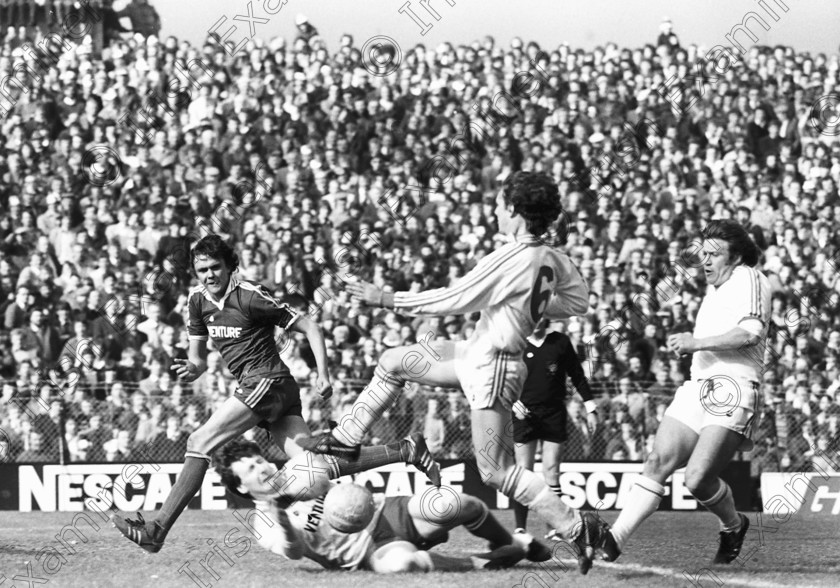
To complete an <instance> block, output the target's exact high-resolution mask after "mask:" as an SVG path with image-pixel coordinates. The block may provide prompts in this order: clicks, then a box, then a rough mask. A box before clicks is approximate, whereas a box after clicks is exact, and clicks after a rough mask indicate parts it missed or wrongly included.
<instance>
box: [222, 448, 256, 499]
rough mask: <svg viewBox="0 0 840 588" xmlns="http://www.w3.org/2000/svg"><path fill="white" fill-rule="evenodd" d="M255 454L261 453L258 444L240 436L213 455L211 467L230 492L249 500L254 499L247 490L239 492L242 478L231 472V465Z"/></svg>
mask: <svg viewBox="0 0 840 588" xmlns="http://www.w3.org/2000/svg"><path fill="white" fill-rule="evenodd" d="M255 455H262V451H260V448H259V446H258V445H257V444H256V443H254V442H252V441H247V440H245V439H242V438H240V439H234V440H233V441H231V442H230V443H227V444H225V445H224V446H223V447H222V448H221V449H219V450H218V451H217V452H216V453H215V455H214V456H213V467H214V468H215V469H216V473H217V474H219V477H220V478H221V479H222V484H223V485H224V487H225V488H227V489H228V491H229V492H230V493H231V494H235V495H236V496H241V497H242V498H250V499H251V500H253V499H254V497H253V496H251V494H250V493H249V492H240V491H239V490H238V488H239V486H241V485H242V480H240V479H239V476H237V475H236V474H234V473H233V470H232V469H231V465H233V464H234V463H235V462H237V461H239V460H240V459H243V458H245V457H252V456H255Z"/></svg>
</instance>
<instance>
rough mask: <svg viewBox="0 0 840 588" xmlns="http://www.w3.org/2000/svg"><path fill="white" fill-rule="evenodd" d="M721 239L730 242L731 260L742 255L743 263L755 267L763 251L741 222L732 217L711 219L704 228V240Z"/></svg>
mask: <svg viewBox="0 0 840 588" xmlns="http://www.w3.org/2000/svg"><path fill="white" fill-rule="evenodd" d="M706 239H720V240H721V241H726V242H727V243H729V260H728V261H729V262H731V261H732V260H733V259H735V258H736V257H737V256H739V255H740V256H741V263H742V264H744V265H747V266H749V267H754V266H755V265H756V264H757V263H758V259H759V257H760V256H761V251H760V250H759V248H758V245H756V244H755V241H753V240H752V237H750V234H749V233H748V232H747V230H746V229H745V228H744V227H743V226H741V223H739V222H738V221H734V220H732V219H728V218H727V219H716V220H712V221H709V224H707V225H706V228H705V229H704V230H703V240H704V241H705V240H706Z"/></svg>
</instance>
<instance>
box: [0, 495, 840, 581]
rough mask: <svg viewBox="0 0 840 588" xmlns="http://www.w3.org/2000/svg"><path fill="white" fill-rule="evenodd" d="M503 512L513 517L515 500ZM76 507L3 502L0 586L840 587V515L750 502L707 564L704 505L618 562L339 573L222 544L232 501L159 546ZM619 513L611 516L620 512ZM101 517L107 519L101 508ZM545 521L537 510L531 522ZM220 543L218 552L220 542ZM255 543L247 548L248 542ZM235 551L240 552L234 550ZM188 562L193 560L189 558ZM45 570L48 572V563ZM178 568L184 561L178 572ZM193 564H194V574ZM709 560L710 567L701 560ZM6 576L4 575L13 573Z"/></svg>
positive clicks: (659, 522)
mask: <svg viewBox="0 0 840 588" xmlns="http://www.w3.org/2000/svg"><path fill="white" fill-rule="evenodd" d="M495 514H496V516H497V517H498V518H499V519H500V520H501V521H502V522H503V523H504V524H505V525H507V526H509V527H513V514H512V511H509V510H506V511H496V512H495ZM73 515H74V513H41V512H35V513H19V512H0V588H10V587H12V586H17V587H18V588H24V587H35V586H45V585H46V586H47V587H48V588H49V587H53V586H55V587H59V586H61V587H64V586H67V587H71V588H72V587H79V588H88V587H99V586H102V587H112V586H113V587H120V588H123V587H124V588H134V587H137V588H150V587H151V588H163V587H169V586H173V587H178V586H180V587H184V588H189V587H192V586H202V588H207V587H211V586H212V587H227V586H230V587H236V588H244V587H246V586H253V587H259V588H263V587H269V586H293V587H296V588H297V587H301V588H333V587H336V586H341V587H342V588H394V587H395V586H396V585H398V586H399V588H421V587H422V588H428V587H429V586H457V587H458V588H489V587H496V586H498V587H505V588H545V587H552V588H553V587H555V586H561V585H574V586H592V587H607V586H610V587H612V586H617V585H622V586H645V587H648V586H703V587H706V586H747V587H754V588H772V587H775V586H797V587H806V586H837V585H838V584H840V579H838V578H840V516H838V515H831V514H828V513H825V512H824V513H798V514H795V515H793V517H791V518H790V519H789V520H787V521H786V522H783V523H781V524H780V523H778V522H776V521H774V520H773V518H772V517H770V516H765V515H761V516H760V517H759V515H758V514H757V513H750V521H751V523H752V527H751V529H750V532H749V533H748V534H747V541H746V543H745V545H744V550H743V552H742V556H741V558H739V560H738V561H736V562H735V563H733V564H731V565H729V566H712V565H710V564H709V562H710V561H711V558H712V557H713V556H714V553H715V550H716V548H717V532H718V529H717V521H716V519H715V518H714V517H713V516H712V515H710V514H708V513H705V512H691V513H685V512H659V513H656V514H654V515H653V517H651V518H650V519H649V520H648V521H647V522H646V523H645V524H644V525H643V526H642V528H641V529H640V530H639V532H638V533H637V535H636V536H635V537H634V538H633V539H632V540H631V543H630V545H629V546H628V547H627V550H626V552H625V553H624V554H623V555H622V556H621V559H620V560H619V561H618V562H617V563H615V564H605V563H600V562H596V564H595V567H594V568H593V569H592V571H591V572H590V573H589V575H587V576H585V577H583V576H580V575H579V574H578V573H577V570H576V569H575V566H574V562H573V561H571V560H570V559H568V556H565V555H561V554H562V552H560V551H558V560H553V561H549V562H547V563H545V564H533V563H530V562H523V563H521V564H520V565H518V566H516V567H515V568H512V569H510V570H505V571H501V572H498V571H497V572H473V573H462V574H455V573H437V572H436V573H432V574H428V575H407V574H406V575H399V576H377V575H376V574H373V573H370V572H330V571H326V570H323V569H321V568H320V567H319V566H318V565H317V564H315V563H314V562H310V561H308V560H302V561H287V560H284V559H283V558H281V557H278V556H274V555H272V554H270V553H268V552H266V551H263V550H262V549H261V548H260V547H259V546H258V545H257V544H256V543H255V542H253V541H252V542H251V544H250V546H248V545H247V544H245V543H244V542H242V538H243V537H249V538H250V537H251V536H250V535H249V534H248V533H247V532H244V530H243V532H240V533H238V534H236V535H235V536H232V537H233V539H232V541H233V542H236V541H239V542H240V543H238V544H237V545H236V547H224V538H225V535H226V534H227V533H228V532H229V531H231V530H233V529H236V528H237V527H238V528H239V529H242V525H241V523H240V522H239V521H238V520H237V519H235V518H234V517H233V515H232V511H187V512H186V513H184V515H183V516H182V517H181V519H180V520H179V522H178V524H177V525H176V526H175V528H174V529H173V531H172V532H171V533H170V535H169V538H168V540H167V543H166V546H165V547H164V549H163V550H162V551H161V552H160V553H158V554H155V555H151V554H148V553H146V552H145V551H142V550H140V549H139V548H137V547H136V546H134V545H133V544H130V543H129V542H128V541H126V540H125V539H123V538H122V537H121V536H120V535H119V534H118V533H117V531H116V529H114V528H112V527H111V526H110V523H103V524H102V525H100V527H99V530H98V531H97V530H93V529H91V528H90V527H89V526H88V525H86V524H85V523H80V524H79V526H78V528H79V529H81V530H82V531H83V532H84V533H85V539H86V541H79V540H77V539H76V538H75V537H74V536H72V534H67V533H66V534H65V540H66V542H67V544H68V545H69V548H70V549H72V550H73V553H70V552H69V550H68V549H66V548H64V547H62V546H61V544H60V543H59V542H58V541H57V540H56V539H55V535H56V534H57V533H58V532H59V531H60V530H61V529H62V527H64V526H65V525H67V524H69V523H70V522H71V521H72V520H73ZM616 516H617V513H616V512H607V513H605V514H604V517H605V518H606V519H607V520H608V521H609V522H612V521H613V520H614V519H615V517H616ZM94 520H96V522H97V523H102V521H101V519H98V518H96V519H94ZM543 528H544V524H543V523H542V522H541V521H539V520H538V519H536V518H533V517H532V520H531V521H530V529H529V530H530V531H531V532H532V533H534V534H537V532H538V530H542V529H543ZM214 547H216V548H217V549H219V550H221V551H223V552H224V553H226V554H227V555H228V558H229V560H230V561H231V562H232V563H226V562H225V560H224V559H222V558H221V557H220V556H215V557H213V558H212V559H211V560H210V565H211V566H212V569H213V570H214V572H213V573H211V572H210V571H208V570H206V569H204V568H203V567H202V565H201V563H200V562H201V560H202V559H206V556H207V554H208V553H211V552H212V551H213V548H214ZM246 547H248V548H247V549H246ZM485 547H486V546H485V545H484V544H483V543H482V542H481V541H480V540H478V539H477V538H475V537H473V536H472V535H470V534H469V533H468V532H466V531H465V530H463V529H457V530H456V531H454V532H453V533H451V539H450V541H449V543H447V544H445V545H441V546H438V547H436V548H435V549H436V550H438V551H441V552H442V553H446V554H448V555H467V554H469V553H474V552H479V551H483V550H484V549H485ZM237 553H238V554H239V557H237ZM187 564H188V565H187ZM45 569H46V570H47V571H45ZM179 570H180V572H179ZM187 570H190V571H192V572H194V577H195V579H191V578H190V575H189V574H187V573H186V571H187ZM704 570H705V571H704ZM4 577H5V579H4Z"/></svg>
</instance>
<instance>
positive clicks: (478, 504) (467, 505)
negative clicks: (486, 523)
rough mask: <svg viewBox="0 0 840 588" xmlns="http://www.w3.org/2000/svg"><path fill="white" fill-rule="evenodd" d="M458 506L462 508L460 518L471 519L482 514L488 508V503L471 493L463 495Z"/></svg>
mask: <svg viewBox="0 0 840 588" xmlns="http://www.w3.org/2000/svg"><path fill="white" fill-rule="evenodd" d="M457 506H458V508H459V509H460V513H459V514H460V518H462V519H464V520H470V521H472V520H475V519H477V518H478V517H480V516H482V515H483V514H484V512H485V511H486V510H487V505H485V504H484V503H483V502H482V501H481V500H479V499H478V498H476V497H475V496H470V495H469V494H465V495H463V496H461V499H460V502H459V504H458V505H457Z"/></svg>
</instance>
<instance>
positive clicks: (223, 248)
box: [190, 235, 239, 272]
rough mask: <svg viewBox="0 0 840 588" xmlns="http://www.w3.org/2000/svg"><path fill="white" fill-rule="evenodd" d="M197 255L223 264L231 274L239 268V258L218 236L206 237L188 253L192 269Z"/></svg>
mask: <svg viewBox="0 0 840 588" xmlns="http://www.w3.org/2000/svg"><path fill="white" fill-rule="evenodd" d="M199 255H203V256H205V257H209V258H210V259H219V260H221V261H223V262H225V265H226V266H227V268H228V269H229V270H230V271H231V272H232V271H233V270H235V269H236V268H238V267H239V256H238V255H237V254H236V252H235V251H234V250H233V247H231V246H230V245H228V244H227V243H225V240H224V239H222V238H221V237H219V236H218V235H207V236H206V237H204V238H202V239H201V240H200V241H199V242H198V243H196V244H195V247H193V248H192V251H190V265H191V266H192V267H195V258H196V257H198V256H199Z"/></svg>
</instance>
